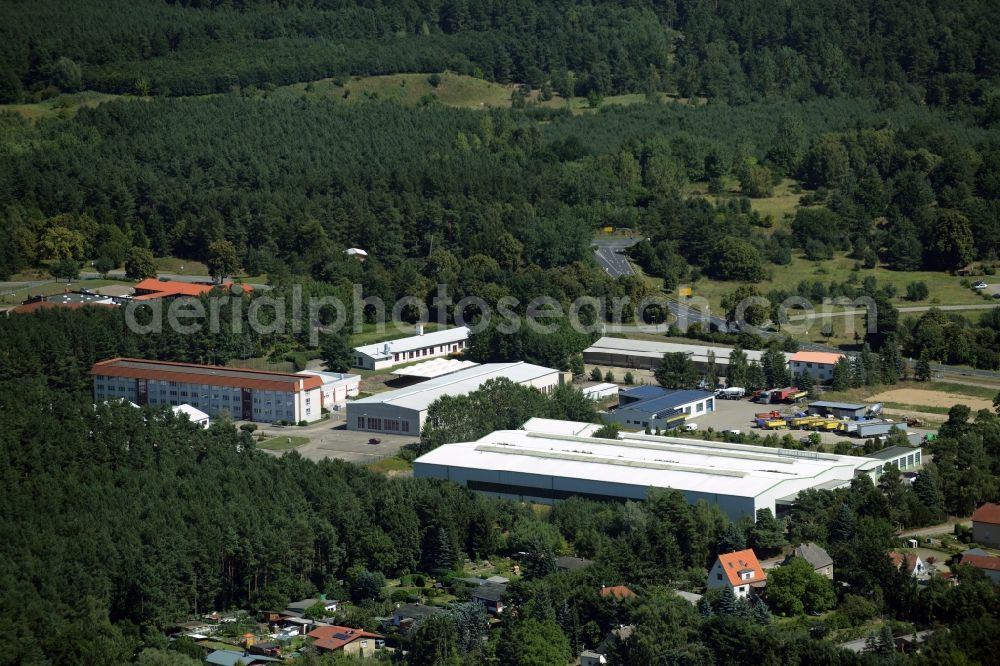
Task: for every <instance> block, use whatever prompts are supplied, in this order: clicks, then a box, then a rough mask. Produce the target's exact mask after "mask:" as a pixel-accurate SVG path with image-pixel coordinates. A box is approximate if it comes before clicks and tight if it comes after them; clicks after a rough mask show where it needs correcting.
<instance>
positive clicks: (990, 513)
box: [972, 502, 1000, 548]
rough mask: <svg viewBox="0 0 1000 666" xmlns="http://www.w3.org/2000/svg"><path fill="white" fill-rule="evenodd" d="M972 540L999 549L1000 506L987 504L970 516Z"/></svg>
mask: <svg viewBox="0 0 1000 666" xmlns="http://www.w3.org/2000/svg"><path fill="white" fill-rule="evenodd" d="M972 540H973V541H975V542H976V543H978V544H980V545H983V546H990V547H992V548H1000V505H998V504H993V503H992V502H987V503H986V504H984V505H982V506H981V507H979V508H978V509H976V511H975V513H973V514H972Z"/></svg>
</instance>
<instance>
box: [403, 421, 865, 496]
mask: <svg viewBox="0 0 1000 666" xmlns="http://www.w3.org/2000/svg"><path fill="white" fill-rule="evenodd" d="M590 425H592V424H586V423H576V422H566V421H553V420H548V419H531V420H530V421H528V422H527V423H526V424H525V427H526V428H531V430H498V431H496V432H493V433H491V434H489V435H487V436H485V437H483V438H482V439H480V440H478V441H475V442H461V443H458V444H446V445H444V446H440V447H438V448H436V449H434V450H433V451H431V452H429V453H427V454H425V455H423V456H421V457H420V458H418V459H417V460H416V461H415V465H422V464H428V465H440V466H443V467H458V468H469V469H476V470H488V471H502V472H513V473H521V474H533V475H542V476H553V477H560V478H566V479H579V480H583V481H593V480H595V479H599V480H601V481H604V482H610V483H620V484H625V485H633V486H651V487H657V488H673V489H675V490H684V491H693V492H701V493H710V494H712V493H715V494H721V495H738V496H743V497H756V496H758V495H760V494H762V493H764V492H766V491H768V490H770V489H772V488H777V487H779V486H781V485H782V484H786V483H788V484H789V486H800V485H802V483H803V482H804V483H809V482H811V481H812V480H814V479H815V480H816V482H817V483H822V482H825V481H826V480H827V476H828V474H827V473H828V472H831V471H834V470H837V469H838V468H839V470H840V474H841V476H842V477H843V478H845V479H850V478H851V477H853V476H854V473H855V472H856V471H858V470H864V471H867V470H869V469H872V468H874V467H875V465H876V461H874V460H871V459H868V458H861V457H857V456H841V455H834V454H826V453H816V452H811V451H795V450H791V449H780V448H770V447H765V446H753V445H749V444H731V443H725V442H708V441H705V440H699V439H685V438H680V437H659V436H655V435H641V434H637V433H622V438H621V439H620V440H617V441H616V440H608V439H598V438H594V437H592V436H586V433H588V432H590V429H589V427H588V426H590ZM574 432H575V433H579V434H570V433H574ZM791 489H792V488H791V487H789V490H791ZM782 494H785V493H782Z"/></svg>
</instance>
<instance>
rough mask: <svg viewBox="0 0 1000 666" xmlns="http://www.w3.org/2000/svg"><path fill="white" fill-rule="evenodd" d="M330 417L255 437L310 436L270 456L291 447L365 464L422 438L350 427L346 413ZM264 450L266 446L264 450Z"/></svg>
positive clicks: (311, 456)
mask: <svg viewBox="0 0 1000 666" xmlns="http://www.w3.org/2000/svg"><path fill="white" fill-rule="evenodd" d="M330 417H331V418H330V419H329V420H325V421H320V422H318V423H314V424H311V425H308V426H305V427H295V426H288V427H283V428H276V427H274V426H270V425H269V426H266V427H263V428H261V429H260V430H258V431H257V432H256V433H254V434H255V436H258V435H259V434H260V433H264V436H265V438H267V437H283V436H289V437H308V438H309V441H308V442H307V443H306V444H303V445H301V446H297V447H295V448H294V449H286V450H282V451H268V453H270V454H271V455H275V456H282V455H284V454H285V453H287V452H288V451H289V450H294V451H297V452H298V453H299V455H301V456H302V457H303V458H308V459H309V460H322V459H323V458H336V459H338V460H346V461H347V462H352V463H357V464H359V465H366V464H368V463H373V462H375V461H377V460H381V459H382V458H387V457H390V456H394V455H396V454H397V453H399V450H400V449H401V448H403V446H405V445H406V444H411V443H413V442H416V441H419V439H420V438H419V437H417V436H414V435H407V436H402V435H386V434H383V433H371V432H355V431H353V430H348V429H347V424H346V423H345V422H344V419H343V413H342V412H341V413H337V412H335V413H333V414H331V415H330ZM372 438H377V439H378V440H379V443H378V444H369V443H368V442H369V440H370V439H372ZM262 450H265V451H266V449H262Z"/></svg>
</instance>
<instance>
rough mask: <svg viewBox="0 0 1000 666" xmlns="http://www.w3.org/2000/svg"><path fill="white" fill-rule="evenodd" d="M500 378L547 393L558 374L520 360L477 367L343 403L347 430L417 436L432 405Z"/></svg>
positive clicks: (552, 388)
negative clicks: (439, 400)
mask: <svg viewBox="0 0 1000 666" xmlns="http://www.w3.org/2000/svg"><path fill="white" fill-rule="evenodd" d="M500 377H504V378H506V379H509V380H510V381H512V382H514V383H515V384H521V385H524V386H533V387H535V388H537V389H538V390H539V391H541V392H542V393H551V392H552V391H553V390H554V389H555V387H556V386H558V385H559V379H560V372H559V371H558V370H555V369H553V368H543V367H542V366H540V365H532V364H531V363H524V362H520V361H519V362H516V363H485V364H483V365H477V366H476V367H474V368H468V369H466V370H459V371H458V372H454V373H451V374H448V375H443V376H441V377H436V378H435V379H430V380H428V381H426V382H421V383H419V384H414V385H413V386H408V387H406V388H401V389H397V390H395V391H386V392H385V393H377V394H375V395H372V396H369V397H367V398H362V399H360V400H352V401H350V402H348V403H347V428H348V429H349V430H362V431H366V432H388V433H402V434H412V435H419V434H420V430H421V429H422V428H423V426H424V421H425V420H426V418H427V408H428V407H430V405H431V403H432V402H434V401H435V400H437V399H438V398H440V397H442V396H456V395H465V394H466V393H471V392H472V391H475V390H476V389H478V388H479V387H480V386H482V385H483V383H485V382H487V381H489V380H491V379H498V378H500Z"/></svg>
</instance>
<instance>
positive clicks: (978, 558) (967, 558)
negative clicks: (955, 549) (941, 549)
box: [962, 555, 1000, 571]
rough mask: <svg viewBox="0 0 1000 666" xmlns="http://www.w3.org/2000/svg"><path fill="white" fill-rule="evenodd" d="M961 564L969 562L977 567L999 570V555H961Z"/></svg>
mask: <svg viewBox="0 0 1000 666" xmlns="http://www.w3.org/2000/svg"><path fill="white" fill-rule="evenodd" d="M962 564H971V565H972V566H974V567H976V568H977V569H986V570H987V571H1000V557H993V556H991V555H963V556H962Z"/></svg>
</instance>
